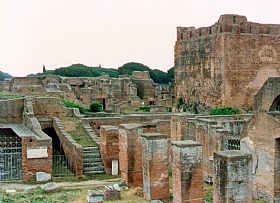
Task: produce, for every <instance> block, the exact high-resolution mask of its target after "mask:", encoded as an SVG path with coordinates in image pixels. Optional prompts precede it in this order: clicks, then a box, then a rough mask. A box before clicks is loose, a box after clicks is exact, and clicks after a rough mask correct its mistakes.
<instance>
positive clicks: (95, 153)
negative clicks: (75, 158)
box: [83, 147, 105, 175]
mask: <svg viewBox="0 0 280 203" xmlns="http://www.w3.org/2000/svg"><path fill="white" fill-rule="evenodd" d="M83 155H84V157H83V166H84V174H85V175H95V174H102V173H105V171H104V167H103V163H102V159H101V155H100V152H99V148H98V147H85V148H83Z"/></svg>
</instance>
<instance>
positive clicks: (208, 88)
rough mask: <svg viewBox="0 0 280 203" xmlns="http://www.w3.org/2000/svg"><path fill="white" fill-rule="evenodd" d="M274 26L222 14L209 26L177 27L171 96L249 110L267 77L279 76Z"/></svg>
mask: <svg viewBox="0 0 280 203" xmlns="http://www.w3.org/2000/svg"><path fill="white" fill-rule="evenodd" d="M279 65H280V25H271V24H258V23H252V22H248V21H247V19H246V17H245V16H238V15H222V16H221V17H220V18H219V21H218V22H217V23H215V24H214V25H212V26H210V27H204V28H198V29H195V28H194V27H188V28H186V27H178V28H177V41H176V45H175V81H176V97H177V98H179V97H184V98H185V99H186V100H188V101H190V102H201V103H203V104H206V105H230V106H235V107H242V108H252V107H253V104H254V96H255V95H256V93H257V92H258V90H259V89H260V88H261V87H262V85H263V83H264V82H265V81H266V79H267V78H268V77H269V76H279V74H280V72H279Z"/></svg>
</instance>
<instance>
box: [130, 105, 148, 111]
mask: <svg viewBox="0 0 280 203" xmlns="http://www.w3.org/2000/svg"><path fill="white" fill-rule="evenodd" d="M134 111H137V112H150V111H151V107H150V106H140V107H139V108H136V109H134Z"/></svg>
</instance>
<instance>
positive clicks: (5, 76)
mask: <svg viewBox="0 0 280 203" xmlns="http://www.w3.org/2000/svg"><path fill="white" fill-rule="evenodd" d="M11 77H12V76H11V75H10V74H8V73H4V72H2V71H0V81H3V80H4V79H5V78H11Z"/></svg>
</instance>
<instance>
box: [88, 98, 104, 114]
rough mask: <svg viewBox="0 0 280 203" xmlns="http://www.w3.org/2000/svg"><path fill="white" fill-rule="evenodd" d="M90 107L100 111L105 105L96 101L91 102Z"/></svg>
mask: <svg viewBox="0 0 280 203" xmlns="http://www.w3.org/2000/svg"><path fill="white" fill-rule="evenodd" d="M89 109H90V111H91V112H100V111H102V110H103V106H102V104H100V103H98V102H96V101H94V102H92V103H91V105H90V107H89Z"/></svg>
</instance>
